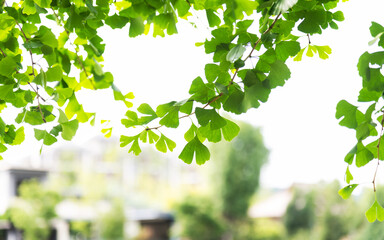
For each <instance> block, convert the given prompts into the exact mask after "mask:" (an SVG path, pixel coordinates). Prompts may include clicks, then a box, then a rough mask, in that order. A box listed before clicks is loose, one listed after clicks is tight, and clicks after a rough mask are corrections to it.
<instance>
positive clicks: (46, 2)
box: [33, 0, 52, 8]
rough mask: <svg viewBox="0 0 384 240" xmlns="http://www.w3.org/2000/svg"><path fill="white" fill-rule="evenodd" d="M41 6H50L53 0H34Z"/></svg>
mask: <svg viewBox="0 0 384 240" xmlns="http://www.w3.org/2000/svg"><path fill="white" fill-rule="evenodd" d="M33 1H34V2H35V3H36V4H37V5H38V6H39V7H41V8H50V7H51V2H52V0H33Z"/></svg>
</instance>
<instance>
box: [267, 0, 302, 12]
mask: <svg viewBox="0 0 384 240" xmlns="http://www.w3.org/2000/svg"><path fill="white" fill-rule="evenodd" d="M296 3H297V0H276V1H275V2H274V3H273V5H272V7H271V9H270V12H269V14H271V15H278V14H280V13H285V12H286V11H288V9H290V8H291V7H293V6H294V5H295V4H296Z"/></svg>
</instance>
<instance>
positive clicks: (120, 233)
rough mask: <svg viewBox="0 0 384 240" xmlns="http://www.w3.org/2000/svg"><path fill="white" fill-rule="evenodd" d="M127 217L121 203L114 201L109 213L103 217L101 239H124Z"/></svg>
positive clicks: (100, 226) (100, 227)
mask: <svg viewBox="0 0 384 240" xmlns="http://www.w3.org/2000/svg"><path fill="white" fill-rule="evenodd" d="M124 224H125V215H124V207H123V204H122V202H121V201H114V203H113V205H112V208H111V210H110V211H109V212H107V213H106V214H104V215H102V216H101V219H100V222H99V229H100V237H101V239H104V240H122V239H124Z"/></svg>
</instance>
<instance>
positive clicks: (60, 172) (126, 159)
mask: <svg viewBox="0 0 384 240" xmlns="http://www.w3.org/2000/svg"><path fill="white" fill-rule="evenodd" d="M3 163H4V164H2V165H1V167H2V168H1V169H0V189H1V191H2V193H4V194H3V196H2V197H1V198H0V215H1V214H3V213H4V212H5V211H6V210H7V209H8V208H9V207H10V206H11V205H12V203H13V201H14V200H15V198H17V197H18V186H19V185H20V184H21V183H22V182H23V181H24V180H27V179H31V178H34V179H38V180H39V181H40V182H42V183H43V184H44V185H47V186H48V187H50V188H53V189H55V191H58V192H59V193H60V195H62V196H63V199H64V200H63V201H61V202H60V203H59V204H58V205H57V207H56V212H57V215H58V219H57V221H54V222H53V223H52V229H53V231H54V232H55V234H54V236H53V237H52V239H59V240H66V239H70V233H71V231H72V230H71V222H73V221H84V222H89V223H92V222H94V221H96V220H97V219H98V218H99V216H100V215H102V214H104V213H106V212H108V211H109V210H110V209H111V206H112V202H113V201H114V200H115V199H121V200H122V202H123V206H124V216H125V219H126V224H125V226H126V227H125V232H126V235H130V236H132V235H136V236H140V237H141V238H140V239H159V240H161V239H168V238H169V234H168V232H169V228H170V226H171V224H172V222H173V217H172V215H170V214H169V213H167V210H168V207H169V206H167V204H168V203H169V202H170V201H172V198H173V197H174V196H173V193H177V192H179V190H180V189H185V188H188V187H191V188H193V187H194V186H196V185H197V184H199V183H200V182H201V181H202V179H200V178H199V174H197V172H196V169H195V168H194V167H193V166H190V165H187V164H184V163H183V162H182V161H180V160H178V159H175V158H172V155H170V154H167V155H160V154H159V153H157V152H155V151H151V150H147V151H143V153H141V154H140V156H139V157H136V156H133V155H132V154H128V153H127V149H122V148H120V147H119V143H118V139H113V138H112V139H106V138H104V137H97V138H94V139H92V140H91V141H89V142H87V143H86V144H83V145H82V146H77V145H73V144H71V143H69V144H66V145H63V146H61V147H56V148H53V147H51V148H50V149H48V150H47V149H46V150H45V151H44V152H43V155H42V156H41V157H39V158H29V159H24V160H20V161H12V162H11V161H5V162H3ZM21 166H22V167H21ZM0 229H3V235H4V236H6V237H4V236H3V237H2V235H1V234H0V239H7V240H18V239H22V238H21V235H20V232H17V231H15V229H14V227H13V225H12V224H11V223H9V222H6V221H2V222H0ZM4 230H6V232H7V233H6V234H4ZM158 236H161V237H158Z"/></svg>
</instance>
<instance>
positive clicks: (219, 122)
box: [195, 107, 227, 130]
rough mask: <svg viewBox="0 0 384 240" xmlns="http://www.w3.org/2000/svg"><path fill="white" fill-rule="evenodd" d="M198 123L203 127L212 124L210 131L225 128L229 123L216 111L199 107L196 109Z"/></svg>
mask: <svg viewBox="0 0 384 240" xmlns="http://www.w3.org/2000/svg"><path fill="white" fill-rule="evenodd" d="M195 114H196V118H197V121H198V122H199V124H200V125H201V126H206V125H207V124H208V123H210V129H211V130H216V129H220V128H222V127H224V126H225V125H226V124H227V121H226V120H225V119H224V118H223V117H221V116H220V115H219V114H218V113H217V112H216V110H215V109H203V108H199V107H197V108H196V109H195Z"/></svg>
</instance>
